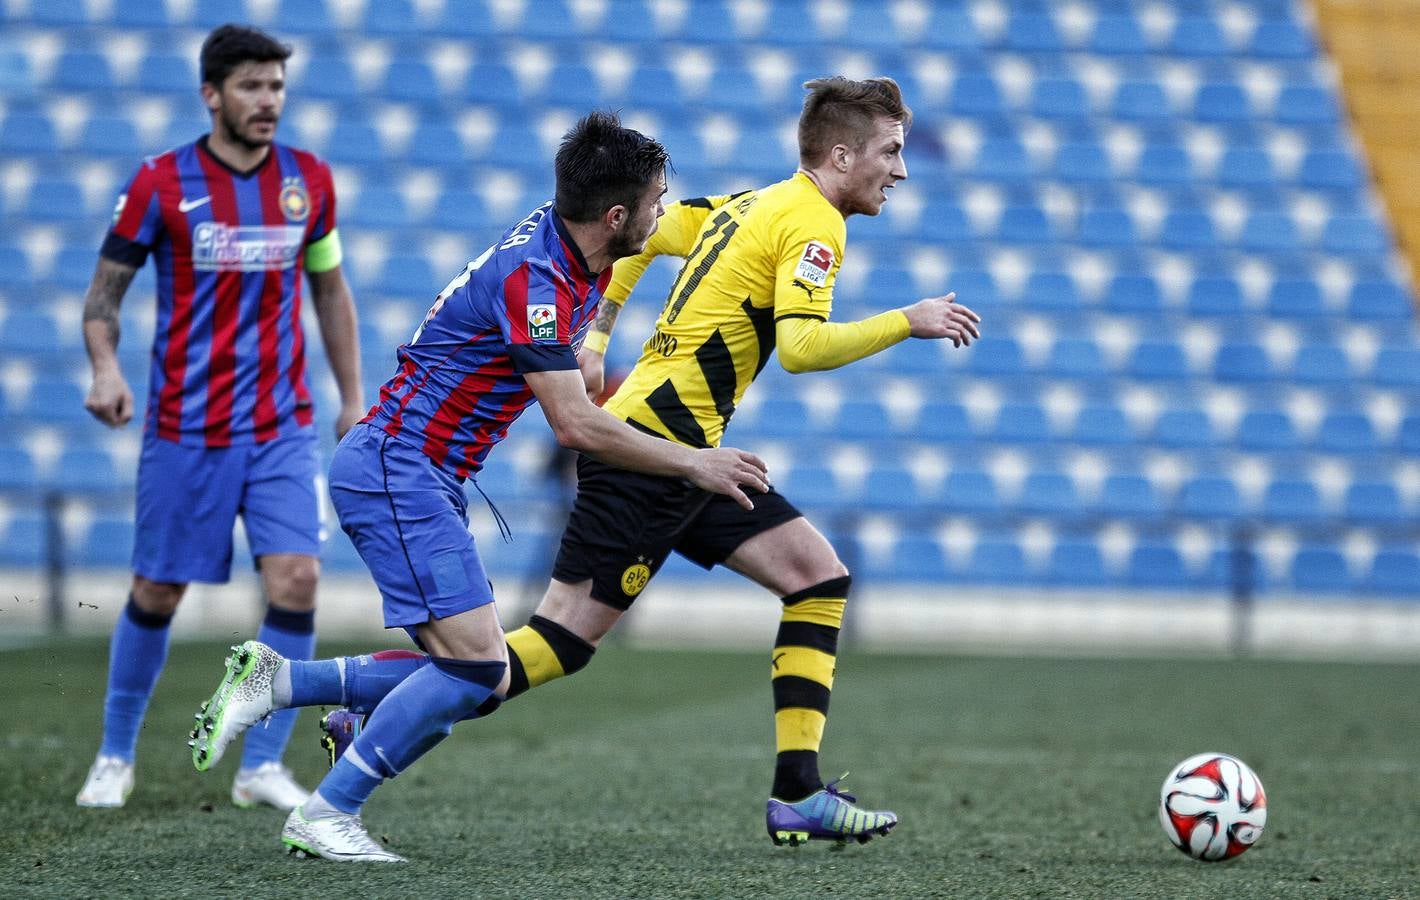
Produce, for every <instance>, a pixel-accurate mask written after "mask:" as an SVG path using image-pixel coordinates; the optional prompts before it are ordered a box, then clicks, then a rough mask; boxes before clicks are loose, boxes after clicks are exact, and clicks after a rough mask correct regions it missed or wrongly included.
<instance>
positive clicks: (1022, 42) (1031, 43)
mask: <svg viewBox="0 0 1420 900" xmlns="http://www.w3.org/2000/svg"><path fill="white" fill-rule="evenodd" d="M1023 6H1024V5H1023ZM1005 37H1006V46H1007V47H1008V48H1010V49H1011V50H1019V51H1022V52H1026V53H1054V52H1059V51H1061V50H1063V49H1065V45H1064V43H1063V42H1062V41H1061V39H1060V33H1059V32H1058V31H1056V29H1055V20H1054V19H1053V18H1051V16H1050V12H1049V10H1046V9H1031V8H1029V7H1028V6H1026V7H1024V8H1017V9H1013V10H1011V18H1010V20H1009V21H1008V22H1007V23H1006V35H1005Z"/></svg>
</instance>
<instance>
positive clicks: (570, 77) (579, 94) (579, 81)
mask: <svg viewBox="0 0 1420 900" xmlns="http://www.w3.org/2000/svg"><path fill="white" fill-rule="evenodd" d="M537 18H543V17H541V16H538V17H537ZM744 74H745V75H746V76H748V74H749V73H744ZM730 90H731V91H733V89H730ZM758 93H759V92H758V91H757V90H756V91H755V92H754V94H755V96H756V97H757V96H758ZM534 99H535V100H536V102H540V103H546V104H547V105H549V106H565V107H570V108H571V109H574V110H579V111H580V110H582V109H586V108H591V107H595V106H597V105H604V104H605V103H606V101H607V98H606V97H605V96H604V95H603V93H602V89H601V86H600V84H599V83H598V81H597V78H596V75H595V73H593V71H592V70H591V68H590V67H589V66H587V65H585V64H583V63H580V62H559V63H557V64H556V65H554V66H553V67H552V70H551V71H550V72H548V73H547V78H546V79H545V80H544V81H543V83H542V86H541V89H540V92H539V94H538V95H537V97H536V98H534Z"/></svg>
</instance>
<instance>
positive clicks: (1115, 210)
mask: <svg viewBox="0 0 1420 900" xmlns="http://www.w3.org/2000/svg"><path fill="white" fill-rule="evenodd" d="M1075 237H1076V240H1078V241H1079V242H1080V243H1082V244H1084V245H1085V246H1087V247H1128V246H1132V245H1133V244H1135V243H1136V242H1137V241H1138V236H1137V235H1136V234H1135V233H1134V220H1133V219H1132V218H1130V216H1129V213H1127V212H1125V211H1124V210H1123V209H1120V208H1119V207H1117V206H1106V207H1094V208H1091V209H1087V210H1085V212H1084V213H1083V214H1082V215H1081V216H1080V224H1079V227H1078V228H1077V230H1076V232H1075Z"/></svg>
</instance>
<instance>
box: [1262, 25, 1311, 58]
mask: <svg viewBox="0 0 1420 900" xmlns="http://www.w3.org/2000/svg"><path fill="white" fill-rule="evenodd" d="M1247 49H1248V53H1249V54H1251V55H1253V56H1260V57H1271V58H1278V59H1304V58H1306V57H1309V56H1311V55H1312V54H1313V53H1315V52H1316V44H1315V42H1314V41H1313V40H1312V36H1311V34H1310V32H1308V31H1307V30H1306V29H1305V28H1304V27H1303V26H1301V25H1299V24H1298V23H1296V22H1294V21H1293V20H1291V19H1263V20H1262V21H1261V22H1259V23H1258V24H1257V29H1256V30H1255V31H1253V33H1252V41H1251V42H1250V43H1249V44H1248V48H1247Z"/></svg>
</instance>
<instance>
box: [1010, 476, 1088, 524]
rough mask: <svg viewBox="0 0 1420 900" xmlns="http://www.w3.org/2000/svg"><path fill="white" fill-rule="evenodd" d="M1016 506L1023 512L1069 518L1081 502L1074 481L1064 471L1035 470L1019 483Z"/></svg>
mask: <svg viewBox="0 0 1420 900" xmlns="http://www.w3.org/2000/svg"><path fill="white" fill-rule="evenodd" d="M1016 508H1017V509H1019V510H1021V511H1022V512H1025V513H1031V514H1039V515H1045V516H1050V517H1051V518H1054V519H1057V520H1058V519H1061V518H1069V517H1071V516H1076V515H1078V514H1079V513H1080V510H1081V503H1080V498H1079V495H1078V494H1077V493H1076V491H1075V482H1074V481H1073V480H1072V479H1071V478H1070V476H1069V475H1066V474H1065V473H1064V472H1057V471H1054V470H1050V469H1044V470H1036V471H1034V472H1031V473H1030V474H1028V475H1027V476H1026V480H1025V482H1024V483H1023V484H1022V485H1021V493H1020V496H1019V497H1017V498H1016Z"/></svg>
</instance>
